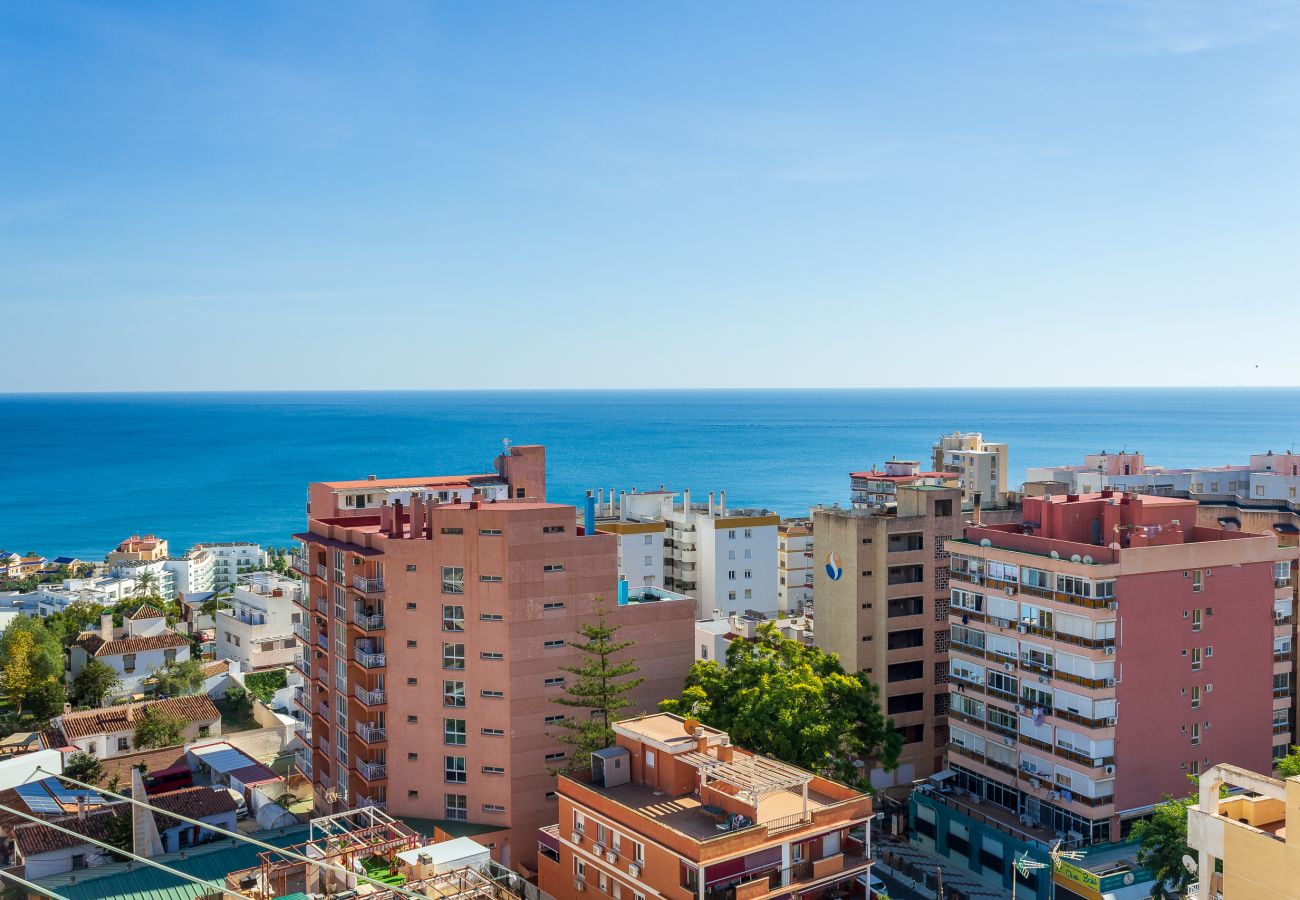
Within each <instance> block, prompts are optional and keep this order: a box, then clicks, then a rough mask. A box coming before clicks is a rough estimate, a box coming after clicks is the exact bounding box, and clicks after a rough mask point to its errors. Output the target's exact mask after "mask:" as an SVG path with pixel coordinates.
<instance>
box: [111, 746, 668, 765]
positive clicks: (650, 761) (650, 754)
mask: <svg viewBox="0 0 1300 900" xmlns="http://www.w3.org/2000/svg"><path fill="white" fill-rule="evenodd" d="M91 752H92V753H94V752H95V751H93V750H92V751H91ZM645 765H646V768H647V769H653V768H654V767H655V752H654V751H653V750H647V751H646V752H645Z"/></svg>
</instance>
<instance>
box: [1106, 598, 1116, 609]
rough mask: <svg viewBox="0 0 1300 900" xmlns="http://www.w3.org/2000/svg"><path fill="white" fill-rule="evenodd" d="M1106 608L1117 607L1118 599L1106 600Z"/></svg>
mask: <svg viewBox="0 0 1300 900" xmlns="http://www.w3.org/2000/svg"><path fill="white" fill-rule="evenodd" d="M1106 608H1107V609H1119V601H1118V600H1110V601H1108V602H1107V603H1106Z"/></svg>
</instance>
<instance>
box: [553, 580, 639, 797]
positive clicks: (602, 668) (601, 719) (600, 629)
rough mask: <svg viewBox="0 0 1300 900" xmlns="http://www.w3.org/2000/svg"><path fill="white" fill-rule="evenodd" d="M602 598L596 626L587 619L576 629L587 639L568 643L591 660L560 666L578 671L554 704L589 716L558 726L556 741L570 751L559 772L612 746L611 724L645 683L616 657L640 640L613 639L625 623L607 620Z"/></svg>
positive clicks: (582, 765) (582, 763)
mask: <svg viewBox="0 0 1300 900" xmlns="http://www.w3.org/2000/svg"><path fill="white" fill-rule="evenodd" d="M604 602H605V601H604V598H602V597H597V598H596V622H595V624H590V623H588V624H585V625H583V626H582V627H581V628H579V629H578V634H579V635H581V636H582V638H583V640H579V641H569V646H570V647H572V648H574V649H575V650H579V651H581V652H583V653H585V654H587V659H586V660H584V661H583V662H582V664H581V665H577V666H561V667H560V668H561V670H562V671H565V672H568V673H570V674H572V675H576V676H577V680H576V681H574V683H573V684H571V685H567V686H566V687H565V689H564V694H565V695H564V696H563V697H556V698H555V699H554V700H553V701H552V702H554V703H558V704H560V705H561V706H567V707H569V708H571V709H576V710H585V711H586V715H580V716H577V717H566V718H565V719H564V721H563V722H561V723H560V724H559V727H560V729H561V732H560V734H558V735H557V736H556V740H558V741H559V742H560V743H562V744H567V745H568V746H569V747H571V748H572V749H571V750H570V751H569V756H568V759H566V760H565V761H564V765H563V766H561V767H560V768H558V769H555V770H554V771H556V772H571V771H574V770H575V769H583V768H586V767H587V765H588V764H589V757H590V755H591V753H592V752H594V751H596V750H603V749H604V748H606V747H610V746H613V744H614V729H613V728H612V727H611V726H612V725H613V724H614V722H616V721H618V719H619V713H620V712H622V711H623V710H624V709H627V708H628V707H629V706H631V705H632V702H631V701H630V700H629V699H628V698H627V695H628V693H629V692H630V691H633V690H635V689H636V688H637V687H638V686H639V685H640V684H642V683H643V682H644V681H645V679H644V678H632V677H630V676H632V675H635V674H636V673H637V672H639V671H640V670H641V669H640V666H638V665H637V664H636V663H634V662H632V660H630V659H625V660H623V661H621V662H616V661H615V660H614V659H613V657H614V656H615V655H616V654H618V653H620V652H622V651H624V650H626V649H628V648H629V647H632V646H633V645H634V644H635V643H636V642H635V641H619V640H616V639H615V637H616V635H617V634H618V631H619V629H620V627H621V626H619V625H610V624H608V623H607V622H606V621H605V609H604Z"/></svg>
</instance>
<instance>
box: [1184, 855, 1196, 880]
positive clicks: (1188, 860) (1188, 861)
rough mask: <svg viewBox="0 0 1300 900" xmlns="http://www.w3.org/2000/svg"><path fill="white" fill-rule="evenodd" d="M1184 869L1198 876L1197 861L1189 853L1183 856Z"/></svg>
mask: <svg viewBox="0 0 1300 900" xmlns="http://www.w3.org/2000/svg"><path fill="white" fill-rule="evenodd" d="M1183 868H1184V869H1186V870H1187V871H1189V872H1191V873H1192V874H1193V875H1195V874H1196V872H1197V864H1196V860H1194V859H1192V857H1191V855H1190V854H1187V853H1184V854H1183Z"/></svg>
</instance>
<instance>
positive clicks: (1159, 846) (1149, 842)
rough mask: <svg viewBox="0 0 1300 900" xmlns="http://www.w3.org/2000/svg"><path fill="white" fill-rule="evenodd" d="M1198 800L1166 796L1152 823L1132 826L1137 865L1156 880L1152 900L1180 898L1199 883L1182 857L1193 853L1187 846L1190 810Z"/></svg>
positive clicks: (1146, 821)
mask: <svg viewBox="0 0 1300 900" xmlns="http://www.w3.org/2000/svg"><path fill="white" fill-rule="evenodd" d="M1196 800H1197V798H1196V797H1194V796H1192V797H1182V798H1179V797H1171V796H1170V795H1168V794H1166V795H1165V800H1164V802H1163V803H1161V804H1160V805H1158V806H1157V807H1156V808H1155V810H1154V811H1153V812H1152V814H1151V817H1150V818H1149V819H1141V820H1139V821H1137V822H1135V823H1134V824H1133V831H1132V837H1133V839H1134V840H1136V841H1137V842H1138V851H1137V863H1138V865H1139V866H1142V867H1143V868H1144V869H1147V870H1148V871H1149V872H1151V874H1152V875H1153V876H1155V881H1154V883H1152V885H1151V896H1152V897H1159V898H1171V900H1172V898H1175V897H1181V896H1183V893H1184V891H1185V890H1186V889H1187V886H1188V885H1189V884H1191V883H1192V882H1193V881H1195V880H1196V874H1195V873H1193V872H1189V871H1188V870H1187V867H1186V866H1184V865H1183V857H1184V856H1185V855H1188V854H1190V853H1191V852H1192V851H1191V850H1190V849H1189V848H1188V846H1187V808H1188V807H1189V806H1192V805H1194V804H1195V803H1196Z"/></svg>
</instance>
